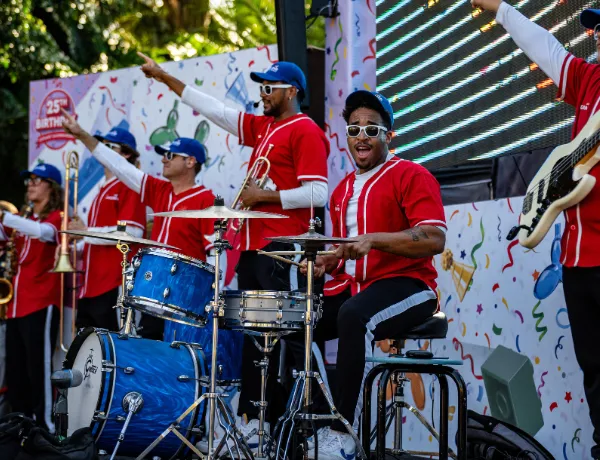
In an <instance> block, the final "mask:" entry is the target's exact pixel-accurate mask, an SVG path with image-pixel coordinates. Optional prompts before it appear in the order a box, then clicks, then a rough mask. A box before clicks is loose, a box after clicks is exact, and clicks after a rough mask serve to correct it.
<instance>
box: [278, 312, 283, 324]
mask: <svg viewBox="0 0 600 460" xmlns="http://www.w3.org/2000/svg"><path fill="white" fill-rule="evenodd" d="M282 319H283V310H281V309H280V310H277V322H278V323H280V324H281V320H282Z"/></svg>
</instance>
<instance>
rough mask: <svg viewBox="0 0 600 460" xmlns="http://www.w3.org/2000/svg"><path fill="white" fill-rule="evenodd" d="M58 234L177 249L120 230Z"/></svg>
mask: <svg viewBox="0 0 600 460" xmlns="http://www.w3.org/2000/svg"><path fill="white" fill-rule="evenodd" d="M60 233H66V234H67V235H75V236H89V237H91V238H100V239H101V240H110V241H115V242H120V243H135V244H145V245H148V246H155V247H157V248H169V249H179V248H176V247H175V246H171V245H170V244H164V243H159V242H158V241H154V240H147V239H145V238H138V237H137V236H133V235H132V234H131V233H127V232H124V231H121V230H115V231H113V232H91V231H89V230H64V231H61V232H60Z"/></svg>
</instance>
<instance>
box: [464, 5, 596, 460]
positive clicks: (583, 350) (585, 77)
mask: <svg viewBox="0 0 600 460" xmlns="http://www.w3.org/2000/svg"><path fill="white" fill-rule="evenodd" d="M471 3H472V4H473V6H475V7H480V8H483V9H484V10H488V11H491V12H492V13H495V14H496V21H497V22H498V23H499V24H501V25H502V26H503V27H504V28H505V29H506V31H507V32H508V33H509V34H510V36H511V37H512V38H513V40H514V41H515V43H516V44H517V46H519V48H521V49H522V50H523V51H524V52H525V54H527V56H528V57H529V59H531V60H532V61H533V62H535V63H536V64H537V65H538V66H539V68H540V69H541V70H542V71H543V72H544V73H545V74H546V75H547V76H548V77H550V79H552V81H553V82H554V84H555V85H556V86H557V87H558V94H557V98H558V99H559V100H564V101H565V102H566V103H568V104H570V105H572V106H573V107H575V120H574V122H573V129H572V133H571V134H572V138H575V137H576V136H577V135H578V134H580V132H581V131H582V130H583V129H584V128H585V127H586V124H587V123H588V121H589V120H590V118H591V117H592V116H593V115H594V114H596V113H597V112H598V109H599V108H600V104H599V102H598V101H599V99H600V66H599V65H598V64H596V63H591V62H587V61H586V60H585V59H582V58H579V57H575V56H574V55H573V54H571V53H569V52H568V51H567V49H565V47H564V46H563V45H562V44H561V43H560V42H559V41H558V40H557V39H556V38H555V37H554V36H553V35H552V34H551V33H550V32H548V31H547V30H546V29H543V28H542V27H540V26H538V25H537V24H535V23H533V22H531V21H530V20H529V19H527V18H526V17H525V16H523V15H522V14H521V13H520V12H518V11H517V10H516V9H515V8H513V7H512V6H510V5H509V4H508V3H505V2H503V1H501V0H472V1H471ZM580 21H581V24H582V25H583V27H585V28H586V29H588V32H589V34H590V35H592V31H593V40H594V42H595V45H596V46H595V48H596V50H597V51H600V36H599V35H598V32H599V31H600V10H597V9H586V10H584V11H582V13H581V16H580ZM583 58H585V56H583ZM596 59H598V60H599V61H600V53H598V56H596ZM592 151H594V149H592ZM584 160H585V159H584ZM582 162H584V161H582ZM587 174H589V175H591V176H592V177H594V178H595V180H596V182H595V185H594V187H593V188H592V190H591V191H590V192H589V194H588V195H587V196H586V197H585V198H584V199H583V200H582V201H581V202H579V203H578V204H577V205H575V206H571V207H570V208H568V209H566V210H565V213H564V214H565V221H566V226H565V231H564V233H563V236H562V243H561V263H562V274H563V278H562V281H563V288H564V292H565V302H566V304H567V312H568V314H569V323H570V325H571V332H572V334H573V345H574V348H575V356H576V357H577V362H578V363H579V366H580V367H581V370H582V371H583V388H584V390H585V394H586V398H587V403H588V405H589V408H590V418H591V420H592V425H593V427H594V433H593V439H594V444H595V445H594V446H593V447H592V450H591V454H592V457H593V458H595V459H598V458H600V355H599V354H598V353H597V351H596V350H597V349H598V335H597V333H596V330H597V326H598V324H600V293H599V291H598V285H599V284H600V244H598V242H599V241H600V219H599V216H600V212H599V209H600V185H599V179H600V168H599V167H598V166H595V167H593V169H591V170H590V171H589V172H588V173H587Z"/></svg>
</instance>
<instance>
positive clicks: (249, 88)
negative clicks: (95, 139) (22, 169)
mask: <svg viewBox="0 0 600 460" xmlns="http://www.w3.org/2000/svg"><path fill="white" fill-rule="evenodd" d="M276 60H277V48H276V47H275V46H269V47H267V46H263V47H259V48H256V49H249V50H244V51H238V52H235V53H229V54H220V55H215V56H209V57H200V58H195V59H187V60H184V61H178V62H169V63H165V64H162V66H163V67H164V68H165V69H166V70H167V71H168V72H170V73H171V74H173V75H175V76H176V77H177V78H179V79H180V80H182V81H184V82H185V83H187V84H188V85H192V86H194V87H195V88H198V89H199V90H201V91H204V92H207V93H209V94H211V95H212V96H214V97H216V98H217V99H219V100H221V101H224V102H225V103H226V104H228V105H230V106H231V107H234V108H236V109H238V110H242V111H244V110H248V111H253V110H254V107H253V106H252V104H249V102H250V101H257V100H258V99H259V91H258V85H257V84H255V83H254V82H252V81H251V80H250V72H251V71H264V70H265V69H267V68H268V67H269V66H270V65H271V63H273V62H275V61H276ZM60 107H64V108H66V109H67V111H70V112H75V113H76V114H77V117H78V121H79V123H80V124H81V125H82V127H83V128H84V129H86V130H87V131H89V132H91V133H92V134H99V133H107V132H108V131H109V130H110V128H111V127H114V126H119V127H124V128H128V129H129V130H130V131H131V132H132V133H133V134H134V135H135V137H136V140H137V145H138V150H139V152H140V154H141V168H142V170H143V171H145V172H146V173H148V174H152V175H154V176H158V177H160V175H161V171H162V164H161V161H160V160H161V158H160V156H159V155H158V154H156V153H155V152H154V146H155V145H159V144H164V143H167V142H169V141H172V140H174V139H175V138H176V137H179V136H183V137H195V138H196V139H198V140H199V141H200V142H202V143H204V144H205V145H206V146H207V148H208V156H209V158H208V161H207V163H206V164H205V166H204V167H203V168H202V172H201V173H200V174H199V175H198V177H197V182H198V183H203V184H204V185H205V186H207V187H208V188H210V189H212V190H213V191H214V192H215V193H218V194H221V195H223V196H224V197H225V201H226V202H227V203H230V202H231V201H232V199H233V197H234V195H235V193H236V192H237V190H238V188H239V186H240V184H241V182H242V180H243V178H244V176H245V171H246V163H247V161H248V158H249V156H250V152H251V149H249V148H243V147H240V146H239V144H238V138H237V137H235V136H232V135H230V134H228V133H227V132H225V131H224V130H222V129H221V128H219V127H217V126H216V125H213V124H212V123H211V122H209V121H208V120H206V119H205V118H204V117H203V116H201V115H200V114H198V113H197V112H195V111H194V110H192V109H191V108H190V107H188V106H186V105H185V104H182V103H181V101H180V98H179V97H178V96H177V95H175V93H173V92H172V91H170V90H169V89H168V88H167V87H166V86H165V85H163V84H160V83H157V82H156V81H154V80H148V79H146V78H145V77H144V75H143V73H142V72H141V70H140V69H139V67H133V68H129V69H121V70H116V71H112V72H105V73H98V74H89V75H80V76H77V77H72V78H62V79H54V80H43V81H33V82H31V85H30V108H29V120H30V123H29V163H30V165H31V166H33V165H35V163H37V162H38V161H44V162H47V163H52V164H54V165H56V166H58V167H59V168H60V169H61V170H63V171H64V160H65V155H66V153H67V152H69V151H70V150H75V151H77V152H78V153H79V154H80V155H81V159H80V165H81V169H80V176H79V177H80V186H79V196H80V198H81V199H80V203H81V212H82V214H83V216H86V215H87V211H88V208H89V205H90V204H91V201H92V199H93V198H94V196H95V195H96V193H97V183H98V181H99V180H100V178H101V177H102V175H103V169H102V167H101V166H100V164H99V163H98V162H97V161H96V160H95V159H94V158H92V156H91V154H90V153H89V152H88V151H87V150H84V148H83V146H82V145H81V143H79V142H77V143H75V142H74V141H73V140H72V138H71V137H70V136H68V135H66V134H65V133H64V132H63V131H62V128H61V125H60V121H61V118H62V117H61V114H60V110H59V109H60ZM258 110H261V109H258ZM261 113H262V111H261Z"/></svg>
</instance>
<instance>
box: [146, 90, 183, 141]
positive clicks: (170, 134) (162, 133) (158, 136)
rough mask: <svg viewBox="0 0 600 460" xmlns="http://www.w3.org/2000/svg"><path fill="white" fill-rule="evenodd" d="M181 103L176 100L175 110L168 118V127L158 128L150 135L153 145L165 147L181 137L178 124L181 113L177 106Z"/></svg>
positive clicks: (172, 110) (173, 109)
mask: <svg viewBox="0 0 600 460" xmlns="http://www.w3.org/2000/svg"><path fill="white" fill-rule="evenodd" d="M178 104H179V101H177V100H175V103H174V104H173V108H172V109H171V111H170V112H169V115H168V117H167V126H161V127H160V128H156V129H155V130H154V132H153V133H152V134H151V135H150V144H152V145H163V144H168V143H169V142H173V141H174V140H175V139H177V138H178V137H179V134H177V130H176V129H175V128H177V122H178V121H179V113H178V112H177V105H178Z"/></svg>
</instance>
